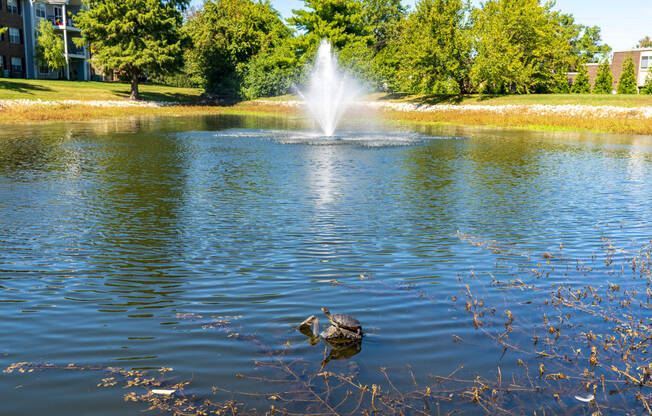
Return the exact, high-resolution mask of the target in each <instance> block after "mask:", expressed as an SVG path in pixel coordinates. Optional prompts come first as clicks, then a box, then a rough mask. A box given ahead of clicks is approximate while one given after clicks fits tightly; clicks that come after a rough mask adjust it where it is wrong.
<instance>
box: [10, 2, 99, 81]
mask: <svg viewBox="0 0 652 416" xmlns="http://www.w3.org/2000/svg"><path fill="white" fill-rule="evenodd" d="M81 7H82V3H81V0H0V26H1V27H7V28H8V31H7V32H6V33H5V34H4V35H2V36H0V66H1V67H2V73H1V74H0V75H2V76H3V77H11V78H38V79H70V80H79V81H82V80H85V81H87V80H89V79H90V77H91V66H90V62H89V60H90V56H89V53H88V50H87V48H86V47H81V48H80V47H78V46H77V45H76V44H75V43H74V41H73V39H74V38H80V37H81V30H80V29H79V28H77V27H75V23H74V20H73V17H74V16H75V15H76V14H77V13H79V11H80V10H81ZM41 20H47V21H48V22H50V23H51V24H52V26H53V27H54V29H55V32H56V33H58V34H59V35H60V36H61V37H62V38H63V41H64V52H65V59H66V66H65V68H63V69H62V70H56V71H53V70H51V69H50V68H48V67H47V66H46V65H42V64H40V63H39V62H38V61H37V59H36V49H37V45H38V29H39V27H40V25H41Z"/></svg>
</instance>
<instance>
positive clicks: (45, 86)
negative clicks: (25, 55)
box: [0, 78, 201, 103]
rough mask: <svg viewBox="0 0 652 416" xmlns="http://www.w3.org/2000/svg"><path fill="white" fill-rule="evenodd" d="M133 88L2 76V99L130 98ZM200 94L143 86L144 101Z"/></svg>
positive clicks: (191, 97)
mask: <svg viewBox="0 0 652 416" xmlns="http://www.w3.org/2000/svg"><path fill="white" fill-rule="evenodd" d="M130 91H131V90H130V86H129V84H125V83H120V82H92V81H90V82H85V81H52V80H42V79H38V80H37V79H7V78H0V100H81V101H91V100H107V101H113V100H128V99H129V93H130ZM200 95H201V90H199V89H198V88H177V87H169V86H166V85H151V84H142V85H140V96H141V99H142V100H145V101H174V102H180V103H196V102H197V101H198V100H199V96H200Z"/></svg>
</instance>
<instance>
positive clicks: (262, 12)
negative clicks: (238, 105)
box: [186, 0, 291, 97]
mask: <svg viewBox="0 0 652 416" xmlns="http://www.w3.org/2000/svg"><path fill="white" fill-rule="evenodd" d="M186 32H187V33H188V35H189V37H190V38H191V39H192V43H193V48H192V50H191V51H190V53H189V54H188V55H189V56H188V58H189V64H190V68H191V71H192V73H193V74H194V76H195V77H196V79H197V81H198V83H199V84H200V85H201V86H202V87H204V88H205V89H206V90H207V91H209V92H211V93H213V94H218V95H222V96H234V97H239V96H243V95H244V96H251V94H253V95H257V94H260V93H263V91H273V90H274V89H275V88H277V87H271V86H269V85H267V86H264V85H260V89H259V90H256V88H254V83H261V82H262V83H267V81H265V80H264V79H263V77H264V74H263V73H262V72H261V71H267V70H269V69H270V68H271V66H270V65H272V66H273V65H277V66H278V65H280V66H281V67H285V66H286V63H287V62H286V58H291V56H286V55H285V52H286V51H285V50H284V51H283V53H281V52H278V53H277V51H274V50H275V48H277V47H280V46H281V44H282V43H283V41H286V40H288V38H289V37H290V34H291V31H290V29H288V28H287V27H286V26H285V25H284V24H283V22H282V21H281V19H280V16H279V14H278V12H277V11H276V10H274V9H273V8H272V7H271V5H270V3H269V2H267V1H261V2H258V1H256V2H254V1H252V0H207V1H206V2H205V4H204V8H203V9H202V10H199V11H197V13H196V14H195V15H194V16H193V17H192V18H191V19H190V20H189V21H188V23H187V25H186ZM259 54H264V55H265V57H264V58H263V57H261V58H260V59H258V60H255V61H254V63H253V66H252V71H253V72H252V73H251V74H250V75H249V78H248V81H247V82H248V84H247V88H248V89H249V90H250V91H249V93H246V94H245V93H244V92H243V89H242V88H243V82H244V79H245V77H246V73H247V70H248V68H249V64H250V63H251V62H252V60H254V58H256V57H257V56H258V55H259ZM277 75H278V74H276V75H275V76H277ZM252 88H253V89H252ZM254 91H255V92H254Z"/></svg>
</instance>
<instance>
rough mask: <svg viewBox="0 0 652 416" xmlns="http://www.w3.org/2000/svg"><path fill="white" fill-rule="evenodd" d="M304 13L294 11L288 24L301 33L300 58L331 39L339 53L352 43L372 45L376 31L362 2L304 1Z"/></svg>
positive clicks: (355, 0) (298, 46)
mask: <svg viewBox="0 0 652 416" xmlns="http://www.w3.org/2000/svg"><path fill="white" fill-rule="evenodd" d="M304 4H305V6H304V10H292V12H293V13H294V16H292V17H291V18H289V19H288V23H289V24H290V25H292V26H294V27H295V28H296V29H297V30H298V31H299V32H300V33H302V34H301V35H300V36H298V37H297V43H296V46H297V49H298V51H299V53H300V54H306V53H308V54H309V53H310V52H313V51H314V50H316V47H317V45H319V42H320V41H321V40H322V39H328V41H329V42H330V43H331V45H332V46H333V47H334V48H335V49H337V50H339V49H342V48H343V47H344V46H346V45H348V44H349V43H357V42H360V43H363V44H365V45H371V44H372V43H373V41H374V36H373V32H372V27H371V26H370V24H369V21H368V19H366V17H367V16H366V15H365V12H364V9H363V2H361V1H358V0H304Z"/></svg>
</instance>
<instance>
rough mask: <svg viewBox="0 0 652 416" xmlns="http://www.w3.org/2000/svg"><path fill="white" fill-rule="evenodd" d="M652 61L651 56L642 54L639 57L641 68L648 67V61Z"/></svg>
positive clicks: (645, 68)
mask: <svg viewBox="0 0 652 416" xmlns="http://www.w3.org/2000/svg"><path fill="white" fill-rule="evenodd" d="M649 61H652V56H644V57H642V58H641V69H643V70H646V71H647V69H648V67H649V65H650V62H649Z"/></svg>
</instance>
